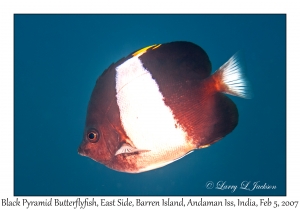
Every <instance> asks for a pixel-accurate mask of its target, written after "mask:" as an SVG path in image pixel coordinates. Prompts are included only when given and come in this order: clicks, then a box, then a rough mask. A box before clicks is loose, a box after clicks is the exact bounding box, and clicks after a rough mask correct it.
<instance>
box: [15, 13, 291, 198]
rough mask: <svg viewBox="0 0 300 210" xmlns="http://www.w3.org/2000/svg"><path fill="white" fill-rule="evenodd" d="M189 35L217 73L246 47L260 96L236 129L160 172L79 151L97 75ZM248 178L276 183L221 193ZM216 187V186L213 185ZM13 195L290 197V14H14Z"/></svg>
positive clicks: (247, 104)
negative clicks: (111, 163)
mask: <svg viewBox="0 0 300 210" xmlns="http://www.w3.org/2000/svg"><path fill="white" fill-rule="evenodd" d="M171 41H190V42H193V43H195V44H197V45H199V46H201V47H202V48H203V49H204V50H205V51H206V52H207V54H208V55H209V58H210V61H211V63H212V71H215V70H216V69H217V68H219V67H220V66H221V65H222V64H223V63H224V62H226V61H227V60H228V59H229V58H230V57H231V56H232V55H233V54H234V53H235V52H237V51H239V50H242V52H243V54H244V58H245V64H246V74H247V78H248V79H249V81H250V82H251V85H252V92H253V96H254V97H253V98H252V99H249V100H248V99H241V98H238V97H231V96H229V97H230V98H231V99H232V100H233V101H234V102H235V103H236V105H237V107H238V110H239V115H240V117H239V124H238V126H237V127H236V128H235V130H234V131H233V132H232V133H230V134H229V135H227V136H226V137H225V138H223V139H222V140H221V141H219V142H218V143H216V144H213V145H211V146H210V147H208V148H205V149H201V150H197V151H194V152H193V153H191V154H190V155H188V156H186V157H184V158H182V159H180V160H178V161H176V162H174V163H172V164H169V165H167V166H165V167H163V168H159V169H156V170H152V171H149V172H145V173H140V174H126V173H121V172H117V171H113V170H111V169H109V168H107V167H105V166H104V165H101V164H99V163H97V162H95V161H93V160H91V159H89V158H86V157H82V156H80V155H78V154H77V148H78V146H79V144H80V143H81V141H82V136H83V129H84V123H85V115H86V109H87V105H88V101H89V98H90V95H91V92H92V90H93V87H94V85H95V82H96V79H97V78H98V76H100V75H101V73H102V72H103V71H104V70H105V69H106V68H107V67H108V66H109V65H110V64H111V63H112V62H116V61H118V60H119V59H120V58H122V57H124V56H127V55H128V54H129V53H132V52H133V51H135V50H137V49H140V48H142V47H145V46H149V45H152V44H159V43H167V42H171ZM244 181H246V182H250V184H249V188H251V189H252V187H250V186H252V185H253V183H254V182H258V184H259V185H264V184H265V183H266V185H270V186H276V189H260V190H259V189H255V190H252V191H251V190H243V189H237V190H235V191H234V192H232V191H231V190H220V189H216V188H215V187H216V185H217V183H219V184H220V183H225V185H237V186H238V187H240V186H241V183H243V182H244ZM211 183H213V184H214V187H213V188H212V189H208V188H209V187H208V186H211V185H210V184H211ZM14 195H15V196H21V195H92V196H96V195H126V196H129V195H169V196H171V195H182V196H184V195H194V196H197V195H201V196H203V195H234V196H236V195H247V196H251V195H286V16H285V15H23V14H15V15H14Z"/></svg>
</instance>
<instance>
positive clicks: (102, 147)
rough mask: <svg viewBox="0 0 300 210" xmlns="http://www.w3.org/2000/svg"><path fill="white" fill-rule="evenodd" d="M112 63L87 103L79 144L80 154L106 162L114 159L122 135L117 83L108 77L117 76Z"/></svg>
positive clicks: (98, 81)
mask: <svg viewBox="0 0 300 210" xmlns="http://www.w3.org/2000/svg"><path fill="white" fill-rule="evenodd" d="M112 66H113V65H112ZM112 66H111V67H112ZM111 67H110V68H109V69H107V70H106V71H105V72H104V73H103V74H102V75H101V76H100V77H99V78H98V80H97V82H96V85H95V87H94V90H93V93H92V95H91V98H90V101H89V105H88V110H87V115H86V124H85V128H84V134H83V140H82V143H81V145H80V146H79V148H78V153H79V154H80V155H82V156H87V157H90V158H91V159H93V160H95V161H97V162H100V163H102V164H104V165H107V164H108V162H110V161H111V160H112V159H113V157H114V154H115V152H116V151H117V149H118V148H117V147H118V146H119V139H120V135H119V133H118V132H117V130H116V128H117V127H118V125H116V119H118V120H117V123H118V121H120V117H119V111H118V110H117V104H116V98H115V95H116V94H115V86H114V84H113V83H109V82H108V81H111V80H109V78H110V77H112V76H114V75H113V73H114V72H113V71H111ZM120 123H121V122H119V125H120Z"/></svg>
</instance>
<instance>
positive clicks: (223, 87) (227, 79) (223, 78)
mask: <svg viewBox="0 0 300 210" xmlns="http://www.w3.org/2000/svg"><path fill="white" fill-rule="evenodd" d="M214 77H215V79H216V82H217V87H218V90H219V91H221V92H224V93H227V94H231V95H234V96H239V97H242V98H251V95H252V94H251V89H250V84H249V82H248V81H247V79H246V77H245V75H244V65H243V61H242V56H241V53H240V52H237V53H236V54H234V55H233V56H232V57H231V58H230V59H229V60H228V61H227V62H226V63H225V64H223V65H222V66H221V67H220V68H219V69H218V70H217V71H216V72H215V73H214Z"/></svg>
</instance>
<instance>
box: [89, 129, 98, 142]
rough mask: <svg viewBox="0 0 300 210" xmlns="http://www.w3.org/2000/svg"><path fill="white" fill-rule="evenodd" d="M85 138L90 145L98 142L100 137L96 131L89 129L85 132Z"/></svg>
mask: <svg viewBox="0 0 300 210" xmlns="http://www.w3.org/2000/svg"><path fill="white" fill-rule="evenodd" d="M86 137H87V139H88V140H89V141H90V142H91V143H96V142H97V141H98V140H99V137H100V135H99V132H98V131H97V130H95V129H91V130H90V131H88V132H87V135H86Z"/></svg>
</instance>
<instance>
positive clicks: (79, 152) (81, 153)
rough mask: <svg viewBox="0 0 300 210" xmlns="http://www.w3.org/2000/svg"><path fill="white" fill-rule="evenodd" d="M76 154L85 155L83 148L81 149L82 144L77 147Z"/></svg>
mask: <svg viewBox="0 0 300 210" xmlns="http://www.w3.org/2000/svg"><path fill="white" fill-rule="evenodd" d="M77 152H78V154H80V155H82V156H86V153H85V150H84V149H83V147H82V145H80V146H79V147H78V150H77Z"/></svg>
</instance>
